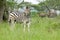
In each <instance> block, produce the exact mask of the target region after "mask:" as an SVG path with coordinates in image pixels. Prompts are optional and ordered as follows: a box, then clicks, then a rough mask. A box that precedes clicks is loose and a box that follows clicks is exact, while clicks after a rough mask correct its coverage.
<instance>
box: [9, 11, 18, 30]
mask: <svg viewBox="0 0 60 40" xmlns="http://www.w3.org/2000/svg"><path fill="white" fill-rule="evenodd" d="M17 17H18V16H17V15H16V14H15V12H9V18H8V22H9V24H10V27H11V30H13V29H14V26H15V21H16V18H17Z"/></svg>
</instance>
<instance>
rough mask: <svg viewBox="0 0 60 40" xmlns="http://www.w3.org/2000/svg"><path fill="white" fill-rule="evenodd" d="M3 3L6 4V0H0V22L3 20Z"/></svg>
mask: <svg viewBox="0 0 60 40" xmlns="http://www.w3.org/2000/svg"><path fill="white" fill-rule="evenodd" d="M5 5H6V0H0V22H1V21H2V20H3V14H4V9H5Z"/></svg>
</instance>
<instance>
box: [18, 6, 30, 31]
mask: <svg viewBox="0 0 60 40" xmlns="http://www.w3.org/2000/svg"><path fill="white" fill-rule="evenodd" d="M17 13H18V18H17V21H18V22H19V21H20V22H21V23H23V27H24V28H23V29H24V32H25V30H26V27H28V31H30V25H31V19H30V9H29V7H26V9H25V10H24V12H20V11H18V12H17Z"/></svg>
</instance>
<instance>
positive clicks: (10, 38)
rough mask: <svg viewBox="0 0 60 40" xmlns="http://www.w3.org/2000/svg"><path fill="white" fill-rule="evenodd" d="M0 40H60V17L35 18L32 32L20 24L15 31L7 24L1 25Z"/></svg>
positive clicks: (32, 19) (32, 22)
mask: <svg viewBox="0 0 60 40" xmlns="http://www.w3.org/2000/svg"><path fill="white" fill-rule="evenodd" d="M0 40H60V17H55V18H47V17H45V18H41V17H33V18H31V27H30V32H28V31H27V28H26V31H25V32H24V31H23V25H22V24H19V23H16V26H15V28H14V30H13V31H11V30H10V26H9V25H8V23H7V22H3V23H0Z"/></svg>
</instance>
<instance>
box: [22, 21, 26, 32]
mask: <svg viewBox="0 0 60 40" xmlns="http://www.w3.org/2000/svg"><path fill="white" fill-rule="evenodd" d="M23 25H24V32H25V28H26V22H25V21H24V22H23Z"/></svg>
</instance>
